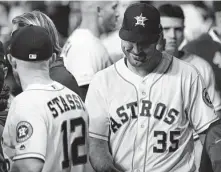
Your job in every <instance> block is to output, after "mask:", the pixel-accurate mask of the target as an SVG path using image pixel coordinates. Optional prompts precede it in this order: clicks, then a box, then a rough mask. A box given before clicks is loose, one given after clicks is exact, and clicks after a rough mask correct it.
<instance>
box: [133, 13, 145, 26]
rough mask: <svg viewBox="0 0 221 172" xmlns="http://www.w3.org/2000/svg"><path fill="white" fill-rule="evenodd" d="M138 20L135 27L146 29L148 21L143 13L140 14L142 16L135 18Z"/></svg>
mask: <svg viewBox="0 0 221 172" xmlns="http://www.w3.org/2000/svg"><path fill="white" fill-rule="evenodd" d="M134 18H135V19H136V20H137V23H135V26H137V25H140V26H143V27H145V24H144V22H145V21H146V20H148V19H147V18H146V17H143V15H142V13H141V14H140V16H137V17H134Z"/></svg>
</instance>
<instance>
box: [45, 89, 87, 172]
mask: <svg viewBox="0 0 221 172" xmlns="http://www.w3.org/2000/svg"><path fill="white" fill-rule="evenodd" d="M55 89H56V88H55ZM47 94H48V100H46V102H45V103H46V104H45V107H46V111H47V116H48V133H47V134H48V145H47V154H46V163H45V168H44V169H43V171H45V172H49V171H51V172H52V171H53V172H60V171H67V172H68V171H78V172H84V171H85V168H86V167H85V165H86V163H87V162H88V155H87V151H88V147H87V145H88V139H87V137H88V132H87V131H88V115H87V112H86V109H85V107H84V104H83V101H82V100H81V98H80V97H79V96H78V95H77V94H75V93H74V92H72V91H71V90H69V89H68V88H66V87H65V88H64V89H61V90H59V88H58V89H57V90H56V91H55V92H47Z"/></svg>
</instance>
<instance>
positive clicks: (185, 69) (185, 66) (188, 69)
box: [172, 57, 199, 77]
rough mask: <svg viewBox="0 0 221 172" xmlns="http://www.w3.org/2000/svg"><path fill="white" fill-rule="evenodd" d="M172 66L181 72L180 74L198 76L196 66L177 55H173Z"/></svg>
mask: <svg viewBox="0 0 221 172" xmlns="http://www.w3.org/2000/svg"><path fill="white" fill-rule="evenodd" d="M172 66H173V68H175V69H176V70H177V71H179V72H181V73H182V76H187V77H189V76H196V77H197V76H198V75H199V71H198V70H197V68H196V67H195V66H194V65H192V64H190V63H188V62H185V61H184V60H181V59H179V58H177V57H173V65H172Z"/></svg>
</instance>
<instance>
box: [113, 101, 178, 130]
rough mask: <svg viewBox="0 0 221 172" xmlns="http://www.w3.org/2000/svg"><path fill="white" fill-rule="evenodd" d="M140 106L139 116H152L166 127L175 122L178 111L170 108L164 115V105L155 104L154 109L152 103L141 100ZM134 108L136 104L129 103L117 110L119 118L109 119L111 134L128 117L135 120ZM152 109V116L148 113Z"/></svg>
mask: <svg viewBox="0 0 221 172" xmlns="http://www.w3.org/2000/svg"><path fill="white" fill-rule="evenodd" d="M140 106H141V113H140V116H144V117H151V116H153V117H154V118H155V119H157V120H163V121H164V122H165V123H166V124H168V125H171V124H173V122H174V121H175V120H176V118H177V116H178V114H179V111H178V110H176V109H174V108H171V109H169V110H168V112H167V114H166V115H165V113H166V109H168V107H166V105H165V104H163V103H157V105H156V107H154V106H153V104H152V102H151V101H149V100H143V101H142V102H141V104H140ZM136 108H137V102H131V103H128V104H126V105H123V106H120V107H119V108H117V110H116V114H117V116H118V117H119V118H118V119H114V118H113V117H110V121H111V125H110V126H111V130H112V132H113V133H115V132H116V131H118V129H119V128H120V127H121V126H122V125H123V124H125V123H126V122H127V121H128V120H129V119H130V117H131V118H132V119H136V118H137V115H136ZM152 108H155V110H154V112H153V114H151V113H150V110H151V109H152ZM129 114H131V115H129Z"/></svg>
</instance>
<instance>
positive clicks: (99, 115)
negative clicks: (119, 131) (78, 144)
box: [85, 79, 109, 141]
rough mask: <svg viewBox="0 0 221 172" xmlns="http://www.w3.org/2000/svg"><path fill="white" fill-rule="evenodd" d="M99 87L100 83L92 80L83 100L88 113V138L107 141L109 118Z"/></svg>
mask: <svg viewBox="0 0 221 172" xmlns="http://www.w3.org/2000/svg"><path fill="white" fill-rule="evenodd" d="M100 87H101V86H100V83H99V82H98V81H96V80H94V79H93V80H92V83H91V84H90V86H89V89H88V93H87V96H86V100H85V104H86V108H87V110H88V113H89V136H90V137H94V138H97V139H102V140H106V141H108V134H109V118H108V112H107V106H106V102H105V99H104V96H103V95H102V93H101V92H100V89H99V88H100ZM98 89H99V90H98Z"/></svg>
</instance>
